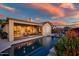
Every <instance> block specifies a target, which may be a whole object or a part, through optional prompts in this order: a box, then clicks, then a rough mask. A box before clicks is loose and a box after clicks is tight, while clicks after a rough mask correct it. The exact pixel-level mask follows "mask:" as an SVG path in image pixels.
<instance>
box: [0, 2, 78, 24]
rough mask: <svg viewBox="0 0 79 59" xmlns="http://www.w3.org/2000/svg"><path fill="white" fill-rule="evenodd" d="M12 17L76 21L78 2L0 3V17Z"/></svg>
mask: <svg viewBox="0 0 79 59" xmlns="http://www.w3.org/2000/svg"><path fill="white" fill-rule="evenodd" d="M5 17H12V18H19V19H27V18H32V19H34V20H36V19H37V18H38V19H40V21H47V20H50V21H56V22H57V21H58V22H69V23H71V22H77V21H79V4H78V3H76V4H73V3H44V4H36V3H35V4H34V3H32V4H29V3H28V4H20V3H5V4H0V18H5Z"/></svg>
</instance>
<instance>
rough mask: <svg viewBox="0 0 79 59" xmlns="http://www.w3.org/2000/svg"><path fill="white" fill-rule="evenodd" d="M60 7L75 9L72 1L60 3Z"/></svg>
mask: <svg viewBox="0 0 79 59" xmlns="http://www.w3.org/2000/svg"><path fill="white" fill-rule="evenodd" d="M60 7H62V8H68V9H71V10H75V6H74V4H73V3H62V4H61V5H60Z"/></svg>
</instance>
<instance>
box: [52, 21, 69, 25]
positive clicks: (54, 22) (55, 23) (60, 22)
mask: <svg viewBox="0 0 79 59" xmlns="http://www.w3.org/2000/svg"><path fill="white" fill-rule="evenodd" d="M52 24H53V25H63V26H65V25H67V24H68V23H66V22H64V21H58V20H55V21H52Z"/></svg>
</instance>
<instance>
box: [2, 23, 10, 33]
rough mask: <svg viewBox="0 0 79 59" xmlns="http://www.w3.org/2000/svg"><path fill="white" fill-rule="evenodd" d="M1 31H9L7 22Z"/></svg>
mask: <svg viewBox="0 0 79 59" xmlns="http://www.w3.org/2000/svg"><path fill="white" fill-rule="evenodd" d="M3 32H7V33H9V24H6V25H5V26H4V27H3Z"/></svg>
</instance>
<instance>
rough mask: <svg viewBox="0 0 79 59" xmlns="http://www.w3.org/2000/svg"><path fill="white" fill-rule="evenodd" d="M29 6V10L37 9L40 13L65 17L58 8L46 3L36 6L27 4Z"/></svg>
mask: <svg viewBox="0 0 79 59" xmlns="http://www.w3.org/2000/svg"><path fill="white" fill-rule="evenodd" d="M29 6H30V7H31V8H35V9H39V10H42V11H47V12H49V13H50V14H54V15H56V16H59V17H64V16H65V14H64V12H63V11H62V10H61V9H60V8H58V7H55V6H53V5H52V4H47V3H45V4H43V3H41V4H36V3H33V4H29Z"/></svg>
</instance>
